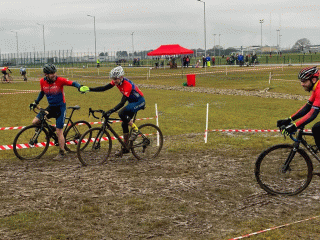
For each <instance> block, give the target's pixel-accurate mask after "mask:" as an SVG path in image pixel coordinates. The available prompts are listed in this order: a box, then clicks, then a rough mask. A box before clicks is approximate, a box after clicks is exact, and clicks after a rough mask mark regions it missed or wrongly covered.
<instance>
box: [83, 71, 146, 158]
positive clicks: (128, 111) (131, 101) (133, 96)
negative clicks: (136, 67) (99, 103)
mask: <svg viewBox="0 0 320 240" xmlns="http://www.w3.org/2000/svg"><path fill="white" fill-rule="evenodd" d="M110 78H111V79H112V81H111V82H110V83H108V84H107V85H105V86H100V87H96V88H89V87H87V86H82V87H81V88H80V92H82V93H86V92H88V91H92V92H104V91H106V90H109V89H111V88H113V87H114V86H117V88H118V89H119V90H120V92H121V93H122V94H123V96H122V99H121V102H120V103H119V104H118V105H117V106H115V107H114V108H113V109H111V110H110V111H108V112H107V113H106V115H108V116H109V115H111V114H112V113H113V112H115V111H117V110H119V109H120V108H122V107H123V106H124V105H125V103H126V102H127V101H128V105H126V106H125V107H124V108H122V109H121V110H120V111H119V113H118V114H119V117H120V118H121V120H122V129H123V140H124V142H125V143H127V142H128V140H130V141H134V140H135V138H136V137H137V135H138V127H137V126H136V125H135V124H134V123H133V120H132V118H133V116H134V114H135V113H136V112H138V111H139V110H141V109H144V108H145V99H144V97H143V93H142V92H141V91H140V89H139V88H138V87H137V86H136V85H135V84H134V83H133V82H131V81H130V80H129V79H127V78H125V77H124V70H123V68H122V67H121V66H119V67H116V68H114V69H112V70H111V72H110ZM128 125H130V126H131V127H132V128H133V131H132V133H131V137H130V139H129V127H128ZM128 152H129V151H127V150H126V149H123V148H121V149H120V150H119V151H118V152H117V153H116V156H121V155H122V154H123V153H128Z"/></svg>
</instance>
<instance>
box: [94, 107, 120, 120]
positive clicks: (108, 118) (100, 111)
mask: <svg viewBox="0 0 320 240" xmlns="http://www.w3.org/2000/svg"><path fill="white" fill-rule="evenodd" d="M107 112H108V111H104V110H101V109H99V110H92V108H89V117H90V115H92V116H93V117H94V118H96V119H100V118H99V117H97V116H96V115H95V113H101V114H102V116H101V117H102V118H104V119H105V120H106V121H107V122H109V123H112V122H111V120H114V121H119V120H121V119H120V118H110V115H107V114H106V113H107Z"/></svg>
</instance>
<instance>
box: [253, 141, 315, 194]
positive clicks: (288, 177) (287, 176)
mask: <svg viewBox="0 0 320 240" xmlns="http://www.w3.org/2000/svg"><path fill="white" fill-rule="evenodd" d="M292 149H293V145H289V144H278V145H274V146H272V147H270V148H268V149H267V150H265V151H264V152H262V153H261V154H260V156H259V157H258V159H257V161H256V166H255V176H256V179H257V181H258V183H259V185H260V187H261V188H262V189H264V190H265V191H267V192H268V193H270V194H283V195H296V194H298V193H300V192H302V191H303V190H304V189H306V188H307V187H308V185H309V183H310V182H311V179H312V171H313V166H312V162H311V160H310V158H309V156H308V155H307V153H306V152H305V151H304V150H303V149H298V151H297V152H296V153H295V155H294V156H293V159H292V161H291V163H290V165H289V167H288V169H287V170H286V171H285V170H283V166H284V164H285V162H286V160H287V159H288V157H289V155H290V153H291V151H292Z"/></svg>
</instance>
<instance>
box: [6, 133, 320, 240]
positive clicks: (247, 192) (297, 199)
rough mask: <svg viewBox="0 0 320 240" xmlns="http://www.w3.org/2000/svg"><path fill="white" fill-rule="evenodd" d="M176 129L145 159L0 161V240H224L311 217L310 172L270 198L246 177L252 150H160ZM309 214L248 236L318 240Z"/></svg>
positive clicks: (315, 186) (314, 197) (315, 210)
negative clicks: (293, 190) (289, 191)
mask: <svg viewBox="0 0 320 240" xmlns="http://www.w3.org/2000/svg"><path fill="white" fill-rule="evenodd" d="M181 137H182V136H175V137H170V138H168V137H167V138H165V146H164V149H163V150H162V153H161V155H160V156H159V157H158V158H157V159H155V160H153V161H150V162H146V161H139V162H137V161H136V160H135V159H134V158H133V156H132V155H128V156H127V157H124V158H123V159H114V158H111V159H110V161H109V162H108V164H106V165H103V166H95V167H82V166H81V165H80V163H79V161H78V160H77V158H76V156H75V155H74V156H72V155H71V156H69V157H68V159H65V160H62V161H59V162H56V161H53V160H52V158H51V157H48V156H47V157H44V158H43V159H41V160H39V161H37V162H29V163H27V162H21V161H19V160H4V161H1V162H0V186H1V188H0V239H230V238H235V237H239V236H242V235H243V234H247V233H252V232H256V231H259V230H263V229H266V228H269V227H273V226H280V225H283V224H286V223H291V222H295V221H298V220H303V219H307V218H310V217H314V216H318V215H320V208H319V206H320V204H319V201H320V195H319V193H320V185H319V184H320V182H319V177H317V176H315V177H314V179H313V181H312V182H311V184H310V186H309V187H308V188H307V190H305V191H304V192H303V193H302V194H300V195H298V196H294V197H281V196H270V195H268V194H266V193H265V192H264V191H263V190H261V189H260V188H259V186H258V185H257V183H256V181H255V178H254V162H255V160H256V158H257V156H258V155H259V152H258V151H256V150H252V149H250V148H247V149H243V150H241V151H240V150H237V149H230V148H226V149H218V150H203V151H197V149H189V150H185V151H180V152H171V151H169V150H168V146H169V145H170V144H171V143H172V141H177V140H179V139H180V138H181ZM184 137H186V136H184ZM202 138H203V135H199V134H190V135H188V136H187V139H188V141H201V140H202ZM319 220H320V219H318V218H316V219H312V220H309V221H305V222H302V223H297V224H292V225H290V226H287V227H283V228H280V229H277V230H273V231H268V232H267V233H261V234H259V235H256V236H252V237H250V239H320V227H319V224H320V221H319Z"/></svg>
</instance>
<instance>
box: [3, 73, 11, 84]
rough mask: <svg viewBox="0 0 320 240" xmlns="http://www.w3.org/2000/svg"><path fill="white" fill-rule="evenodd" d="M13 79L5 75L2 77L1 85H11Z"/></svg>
mask: <svg viewBox="0 0 320 240" xmlns="http://www.w3.org/2000/svg"><path fill="white" fill-rule="evenodd" d="M12 81H13V78H12V77H11V76H10V75H9V74H8V73H7V74H4V75H3V78H2V83H11V82H12Z"/></svg>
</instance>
